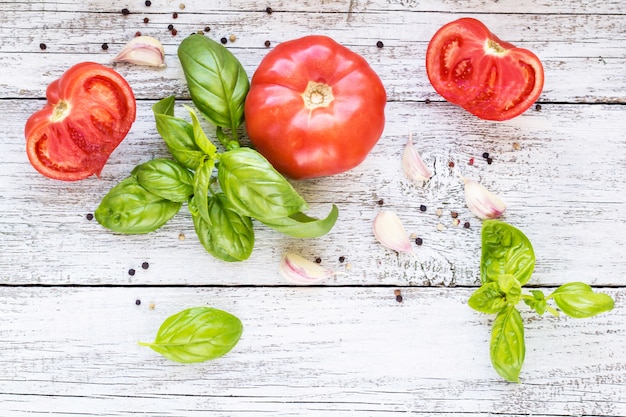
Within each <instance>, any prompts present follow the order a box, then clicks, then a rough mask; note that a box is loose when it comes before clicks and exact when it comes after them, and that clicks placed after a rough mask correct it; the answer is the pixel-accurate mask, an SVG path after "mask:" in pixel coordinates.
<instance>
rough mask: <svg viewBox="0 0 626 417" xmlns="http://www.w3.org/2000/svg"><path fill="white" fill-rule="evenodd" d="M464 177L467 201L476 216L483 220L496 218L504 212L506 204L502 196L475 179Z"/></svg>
mask: <svg viewBox="0 0 626 417" xmlns="http://www.w3.org/2000/svg"><path fill="white" fill-rule="evenodd" d="M462 179H463V183H464V185H465V202H466V203H467V207H468V208H469V209H470V211H471V212H472V213H474V215H475V216H476V217H478V218H480V219H483V220H485V219H495V218H497V217H500V216H501V215H502V213H504V210H506V205H505V204H504V202H503V201H502V200H501V199H500V197H498V196H497V195H495V194H494V193H492V192H491V191H489V190H487V189H486V188H485V187H484V186H483V185H481V184H479V183H478V182H476V181H474V180H471V179H468V178H462Z"/></svg>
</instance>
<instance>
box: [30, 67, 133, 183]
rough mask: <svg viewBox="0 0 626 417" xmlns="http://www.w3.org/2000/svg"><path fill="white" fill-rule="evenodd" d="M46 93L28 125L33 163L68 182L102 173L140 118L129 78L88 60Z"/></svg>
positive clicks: (72, 69)
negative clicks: (45, 99)
mask: <svg viewBox="0 0 626 417" xmlns="http://www.w3.org/2000/svg"><path fill="white" fill-rule="evenodd" d="M46 98H47V103H46V104H45V105H44V106H43V108H42V109H41V110H39V111H37V112H35V113H33V115H32V116H31V117H30V118H29V119H28V121H27V122H26V125H25V127H24V135H25V137H26V152H27V155H28V159H29V161H30V163H31V164H32V165H33V167H34V168H35V169H36V170H37V171H39V172H40V173H41V174H43V175H45V176H46V177H49V178H52V179H57V180H62V181H77V180H81V179H84V178H87V177H89V176H91V175H93V174H96V175H100V172H101V171H102V168H103V167H104V165H105V164H106V162H107V160H108V159H109V156H110V154H111V153H112V152H113V151H114V150H115V148H117V146H118V145H119V144H120V143H121V142H122V140H123V139H124V138H125V137H126V135H127V134H128V131H129V130H130V127H131V126H132V124H133V122H134V121H135V116H136V102H135V96H134V94H133V91H132V89H131V87H130V86H129V85H128V82H126V80H125V79H124V78H123V77H122V76H121V75H120V74H118V73H117V72H115V71H114V70H112V69H110V68H108V67H105V66H103V65H101V64H97V63H94V62H83V63H79V64H76V65H74V66H73V67H71V68H70V69H68V70H67V71H66V72H65V73H64V74H63V75H62V76H61V78H59V79H58V80H55V81H53V82H52V83H50V85H49V86H48V88H47V89H46Z"/></svg>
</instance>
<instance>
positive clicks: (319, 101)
mask: <svg viewBox="0 0 626 417" xmlns="http://www.w3.org/2000/svg"><path fill="white" fill-rule="evenodd" d="M302 99H303V100H304V106H305V107H306V108H307V109H308V110H311V111H312V110H314V109H317V108H319V107H328V106H329V105H330V103H332V102H333V100H334V99H335V96H333V89H332V87H331V86H329V85H328V84H324V83H318V82H315V81H309V83H308V84H307V86H306V89H305V90H304V93H302Z"/></svg>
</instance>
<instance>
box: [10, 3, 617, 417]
mask: <svg viewBox="0 0 626 417" xmlns="http://www.w3.org/2000/svg"><path fill="white" fill-rule="evenodd" d="M181 3H184V8H181V7H180V4H181ZM267 7H271V8H272V12H271V13H268V12H267V11H266V8H267ZM123 8H129V11H130V14H129V15H127V16H125V15H123V14H122V13H121V10H122V9H123ZM174 12H177V13H178V16H177V17H176V18H174V17H173V13H174ZM462 16H473V17H478V18H480V19H481V20H482V21H484V22H485V23H486V24H487V25H488V26H489V27H490V29H491V30H492V31H493V32H494V33H496V34H498V35H499V36H500V37H502V38H503V39H506V40H508V41H510V42H512V43H514V44H516V45H518V46H521V47H526V48H529V49H531V50H533V51H534V52H536V53H537V55H538V56H539V57H540V58H541V60H542V62H543V63H544V66H545V71H546V83H545V88H544V91H543V93H542V95H541V97H540V99H539V103H540V105H541V106H540V108H531V109H530V110H529V111H527V112H526V113H525V114H523V115H521V116H520V117H518V118H516V119H514V120H511V121H508V122H504V123H493V122H487V121H482V120H478V119H476V118H475V117H474V116H471V115H469V114H467V113H465V112H464V111H463V110H461V109H460V108H458V107H456V106H453V105H451V104H449V103H446V102H445V101H444V100H442V99H441V97H439V96H438V95H437V94H436V93H435V91H434V89H433V88H432V87H431V85H430V83H429V81H428V78H427V76H426V73H425V70H424V58H425V51H426V47H427V44H428V41H429V39H430V37H431V36H432V35H433V34H434V32H435V31H436V30H437V29H438V28H439V27H440V26H441V25H443V24H444V23H446V22H448V21H451V20H454V19H456V18H459V17H462ZM625 16H626V5H625V3H624V2H623V1H621V0H610V1H599V0H586V1H583V2H573V1H572V2H569V1H565V2H563V1H557V0H521V1H516V2H512V1H502V0H500V1H498V0H469V1H463V2H459V1H454V0H439V1H419V0H342V1H329V0H321V1H314V0H277V1H270V2H258V1H254V0H241V1H235V0H220V1H201V0H193V1H185V0H182V1H179V0H163V1H160V0H153V1H152V4H151V6H150V7H147V6H145V2H144V1H143V0H141V1H140V0H133V1H130V2H126V1H124V2H120V1H112V2H111V1H109V2H105V1H102V0H87V1H81V2H75V1H68V0H46V1H10V0H2V1H0V119H1V120H2V122H3V124H2V126H3V134H2V136H0V237H1V238H2V240H1V241H0V242H1V243H0V312H1V313H2V322H1V323H0V416H2V417H4V416H7V417H22V416H31V415H38V414H48V415H54V416H62V417H69V416H99V417H104V416H124V417H126V416H131V415H148V416H150V415H153V416H176V417H179V416H180V417H182V416H184V417H195V416H198V417H200V416H207V415H210V416H224V417H226V416H242V417H243V416H263V415H272V416H320V417H321V416H329V415H331V416H341V417H343V416H358V417H361V416H364V417H369V416H390V417H391V416H397V415H399V414H400V415H411V416H438V417H453V416H454V417H458V416H510V417H513V416H520V415H532V416H536V417H554V416H593V417H600V416H602V417H608V416H611V417H626V402H625V401H626V389H625V388H624V387H625V386H626V377H625V375H626V373H625V370H626V359H625V358H626V331H625V329H626V314H625V312H624V307H623V304H624V300H626V293H625V288H624V280H625V277H626V263H624V261H623V259H624V256H623V254H624V252H625V251H626V240H625V239H624V236H626V222H625V221H624V220H623V213H624V212H626V195H625V194H624V192H623V190H624V189H626V170H625V168H626V139H625V137H624V132H625V131H626V107H625V106H624V105H625V104H626V72H624V71H623V68H624V67H626V55H625V54H624V46H625V45H626V39H625V34H626V19H625ZM146 17H147V18H148V19H149V22H148V23H144V18H146ZM169 24H173V25H174V26H175V27H176V29H177V30H178V34H177V35H176V36H172V33H171V32H170V31H168V29H167V26H168V25H169ZM207 27H210V29H211V30H210V31H208V32H206V33H205V34H206V36H210V37H211V38H213V39H216V40H219V39H220V38H222V37H227V38H228V37H230V35H235V36H236V40H235V41H234V42H230V41H229V42H228V43H227V44H226V46H227V47H228V48H229V49H230V50H231V51H232V52H233V53H234V54H235V55H236V56H237V57H238V58H239V60H240V61H241V62H242V64H243V65H244V68H245V69H246V71H247V72H248V75H249V76H251V75H252V73H253V72H254V69H255V68H256V66H257V65H258V64H259V62H260V61H261V60H262V59H263V57H264V56H265V54H266V53H267V52H268V51H269V48H266V47H265V46H264V43H265V41H266V40H269V41H270V44H271V45H270V48H272V47H273V46H275V45H276V44H278V43H280V42H282V41H285V40H288V39H293V38H297V37H299V36H304V35H308V34H313V33H316V34H326V35H329V36H331V37H333V38H335V39H336V40H337V41H339V42H341V43H343V44H345V45H346V46H348V47H350V48H351V49H353V50H354V51H356V52H358V53H359V54H361V55H363V56H364V57H365V58H366V59H367V60H368V62H370V64H371V65H372V67H373V68H374V69H375V70H376V71H377V72H378V74H379V75H380V76H381V79H382V80H383V83H384V84H385V87H386V88H387V91H388V99H389V101H388V105H387V109H386V115H387V123H386V126H385V131H384V134H383V136H382V138H381V140H380V141H379V143H378V145H377V146H376V147H375V148H374V150H373V151H372V153H371V154H370V155H369V157H368V158H367V159H366V161H365V162H364V163H363V164H362V165H361V166H359V167H357V168H355V169H354V170H352V171H350V172H348V173H345V174H341V175H338V176H335V177H332V178H321V179H316V180H308V181H301V182H294V183H293V184H294V186H295V187H296V188H297V189H298V191H299V192H300V193H301V194H302V195H304V196H305V198H306V199H307V200H308V201H309V202H310V204H311V212H312V213H313V214H317V215H323V214H325V213H326V212H327V211H328V210H329V209H330V206H331V204H332V203H336V204H337V205H338V206H339V209H340V218H339V222H338V223H337V225H336V226H335V228H334V229H333V230H332V231H331V233H329V234H328V235H327V236H325V237H322V238H320V239H315V240H299V239H292V238H286V237H284V236H282V235H279V234H278V233H276V232H273V231H271V230H268V229H267V228H265V227H263V226H261V225H259V224H256V225H255V231H256V241H257V242H256V245H255V249H254V252H253V255H252V257H251V258H250V259H249V260H248V261H245V262H242V263H237V264H227V263H224V262H220V261H217V260H215V259H213V258H212V257H211V256H210V255H209V254H207V253H206V252H205V251H204V249H203V248H202V247H201V245H200V243H199V242H198V240H197V238H196V236H195V232H194V230H193V225H192V222H191V218H190V215H189V214H188V212H187V209H186V207H183V210H182V211H181V212H180V213H179V214H178V215H177V216H176V217H175V218H174V219H173V220H172V221H170V222H169V223H168V224H167V225H165V226H164V227H163V228H162V229H160V230H158V231H156V232H154V233H151V234H148V235H142V236H124V235H120V234H114V233H111V232H108V231H106V230H105V229H104V228H102V227H101V226H100V225H99V224H98V223H97V222H96V221H95V220H88V219H87V215H88V214H90V213H93V212H94V210H95V209H96V207H97V205H98V204H99V202H100V200H101V199H102V197H103V196H104V194H105V193H106V192H107V191H108V190H109V189H110V188H111V187H112V186H114V185H115V184H116V183H117V182H119V181H120V180H121V179H123V178H124V177H126V176H127V175H129V173H130V171H131V170H132V168H133V167H134V166H135V165H137V164H139V163H141V162H145V161H147V160H149V159H152V158H155V157H161V156H167V155H168V153H167V150H166V147H165V146H164V144H163V142H162V139H161V138H160V137H159V136H158V133H157V132H156V128H155V125H154V118H153V115H152V111H151V106H152V105H153V104H154V103H155V102H156V101H157V100H159V99H160V98H162V97H165V96H168V95H175V96H176V97H177V100H178V101H177V107H176V112H177V114H178V115H180V116H184V117H186V115H185V113H184V109H183V108H182V104H190V101H189V94H188V91H187V89H186V86H185V84H184V77H183V74H182V70H181V68H180V65H179V63H178V60H177V57H176V51H177V47H178V45H179V43H180V41H181V40H182V39H183V38H184V36H186V35H187V34H189V33H193V32H197V31H204V30H205V28H207ZM138 31H140V32H141V33H142V34H146V35H152V36H155V37H157V38H159V39H160V40H161V41H162V42H163V44H164V46H165V51H166V62H167V68H165V69H163V70H150V69H146V68H141V67H133V66H130V65H116V66H114V68H115V69H116V70H117V71H119V72H120V73H121V74H122V75H123V76H124V77H125V78H126V79H127V80H128V81H129V83H130V84H131V86H132V87H133V90H134V91H135V94H136V96H137V98H138V103H137V105H138V108H137V121H136V122H135V124H134V125H133V128H132V129H131V131H130V133H129V135H128V137H127V139H126V140H125V141H124V142H123V143H122V144H121V145H120V146H119V148H118V149H117V150H116V151H115V152H114V153H113V155H112V156H111V158H110V160H109V163H108V164H107V165H106V167H105V169H104V170H103V172H102V176H101V178H90V179H87V180H84V181H80V182H76V183H63V182H58V181H52V180H49V179H46V178H44V177H42V176H41V175H39V174H38V173H37V172H36V171H34V169H33V168H32V167H31V166H30V164H29V162H28V160H27V157H26V154H25V142H24V136H23V129H24V124H25V122H26V119H27V118H28V116H29V115H30V114H32V113H33V112H34V111H36V110H37V109H39V108H40V107H41V106H42V105H43V103H44V97H45V89H46V86H47V85H48V84H49V83H50V82H51V81H52V80H54V79H56V78H58V77H59V76H60V75H61V74H62V73H63V72H64V71H65V70H66V69H67V68H68V67H69V66H70V65H72V64H74V63H78V62H81V61H87V60H89V61H95V62H100V63H103V64H106V65H111V61H112V59H113V57H114V56H115V54H116V53H117V52H118V51H119V50H120V49H121V48H122V46H123V45H124V44H125V43H126V42H127V41H128V40H130V39H131V38H132V37H133V36H135V34H136V32H138ZM378 41H382V42H383V44H384V47H382V48H378V47H377V46H376V43H377V42H378ZM40 43H45V44H46V49H45V50H41V49H40ZM104 43H106V44H107V46H108V49H106V50H104V49H103V48H102V45H103V44H104ZM205 127H207V128H208V126H207V125H205ZM208 130H209V132H210V129H208ZM409 131H411V132H413V136H414V142H415V145H416V147H417V149H418V150H419V152H420V153H421V155H422V157H423V159H424V160H425V162H426V164H427V165H428V166H429V167H430V168H431V169H432V171H433V173H434V176H433V178H432V179H431V180H430V182H429V183H428V184H427V185H426V186H425V187H419V186H416V185H414V184H412V183H411V182H410V181H409V180H407V179H406V178H405V177H404V175H403V174H402V171H401V166H400V158H401V155H402V152H403V150H404V146H405V144H406V141H407V138H408V133H409ZM210 136H212V133H210ZM244 140H245V139H244ZM484 152H488V153H489V154H490V156H491V157H492V158H493V163H492V164H488V163H487V162H486V160H485V159H484V158H483V157H482V154H483V153H484ZM470 158H474V160H475V163H474V164H473V165H469V164H468V161H469V160H470ZM450 162H454V165H455V166H454V168H450V167H449V163H450ZM459 174H461V175H464V176H467V177H471V178H473V179H476V180H478V181H480V182H481V183H482V184H484V185H485V186H487V187H488V188H489V189H490V190H492V191H494V192H496V193H497V194H498V195H500V196H501V197H502V199H503V200H504V201H505V202H506V203H507V206H508V208H507V211H506V213H505V216H504V219H505V220H506V221H508V222H510V223H511V224H513V225H515V226H517V227H519V228H520V229H522V230H523V231H524V232H525V233H526V234H527V235H528V236H529V238H530V239H531V241H532V243H533V245H534V248H535V252H536V255H537V265H536V269H535V273H534V275H533V278H532V280H531V282H530V285H531V286H533V287H534V288H537V289H541V290H543V291H544V292H546V293H547V292H549V291H551V290H553V289H554V287H556V286H558V285H560V284H562V283H564V282H568V281H585V282H588V283H590V284H592V285H594V287H596V289H597V290H598V291H602V292H606V293H608V294H610V295H612V296H613V297H614V298H615V300H616V307H615V309H614V310H613V311H611V312H609V313H607V314H603V315H601V316H598V317H596V318H593V319H586V320H574V319H568V318H564V317H562V318H553V317H538V316H535V315H533V314H531V313H530V312H529V311H528V310H527V309H525V308H523V309H522V310H523V311H522V316H523V319H524V322H525V328H526V346H527V353H526V362H525V365H524V368H523V370H522V376H521V380H522V382H521V383H520V384H509V383H506V382H504V381H502V379H501V378H499V377H498V376H497V375H496V373H495V371H494V370H493V369H492V366H491V364H490V362H489V351H488V343H489V336H490V325H491V324H492V322H493V317H490V316H487V315H482V314H479V313H476V312H474V311H473V310H471V309H470V308H469V307H468V306H467V299H468V297H469V296H470V294H471V293H472V291H473V290H474V289H475V288H476V286H477V285H478V284H479V277H478V273H479V258H480V221H479V220H478V219H477V218H475V217H473V216H472V215H471V213H470V212H469V210H468V209H467V207H466V205H465V201H464V198H463V189H462V183H461V181H460V180H459V177H458V176H459ZM420 205H425V206H426V207H427V210H426V211H425V212H422V211H420ZM438 208H440V209H441V210H442V215H441V216H438V215H437V214H436V210H437V209H438ZM381 209H390V210H394V211H395V212H397V213H398V215H399V216H400V218H401V219H402V221H403V222H404V224H405V226H406V228H407V231H408V232H409V233H410V234H412V236H414V237H421V238H422V239H423V242H424V243H423V245H421V246H417V245H416V246H415V256H408V255H398V254H396V253H394V252H392V251H389V250H386V249H384V248H382V247H381V246H380V245H379V244H378V243H377V242H376V241H375V239H374V235H373V232H372V220H373V218H374V216H375V215H376V213H378V211H380V210H381ZM452 211H455V212H457V213H458V214H459V218H460V219H461V225H462V223H463V222H464V221H468V222H470V227H469V228H467V229H466V228H463V227H462V226H454V225H453V224H452V217H451V212H452ZM439 224H441V225H442V226H443V230H438V225H439ZM182 237H184V239H183V238H182ZM287 250H291V251H295V252H298V253H300V254H302V255H303V256H305V257H307V258H308V259H312V260H313V259H316V258H318V257H319V258H320V259H321V264H322V266H325V267H327V268H329V269H332V270H334V271H336V272H339V274H337V275H336V276H335V277H333V278H330V279H328V280H326V281H324V282H322V283H321V284H320V285H319V286H316V287H311V288H300V287H294V286H290V285H288V284H287V283H286V282H285V281H284V279H283V278H282V277H281V276H280V275H279V274H278V263H279V259H280V256H281V255H282V254H283V253H284V252H285V251H287ZM340 257H345V259H344V260H343V261H340ZM143 262H148V264H149V267H148V268H147V269H144V268H142V266H141V265H142V263H143ZM130 269H134V270H135V274H134V275H130V274H129V270H130ZM394 290H400V291H401V293H402V296H403V301H402V302H401V303H399V302H397V301H396V299H395V295H394ZM136 300H140V301H141V303H140V305H136ZM198 305H211V306H214V307H216V308H221V309H223V310H226V311H229V312H231V313H233V314H235V315H237V316H238V317H240V318H241V320H242V322H243V323H244V328H245V330H244V335H243V337H242V339H241V341H240V343H239V344H238V345H237V346H236V347H235V349H234V350H233V351H232V352H231V353H229V354H228V355H226V356H225V357H224V358H221V359H219V360H216V361H213V362H209V363H204V364H198V365H192V366H184V365H179V364H174V363H171V362H168V361H166V360H165V359H164V358H162V357H160V356H159V355H157V354H156V353H154V352H152V351H151V350H150V349H148V348H144V347H140V346H138V345H137V341H138V340H150V339H151V338H153V337H154V335H155V333H156V331H157V329H158V327H159V325H160V323H161V322H162V321H163V320H164V319H165V318H166V317H168V316H169V315H171V314H174V313H176V312H178V311H180V310H182V309H184V308H187V307H192V306H198Z"/></svg>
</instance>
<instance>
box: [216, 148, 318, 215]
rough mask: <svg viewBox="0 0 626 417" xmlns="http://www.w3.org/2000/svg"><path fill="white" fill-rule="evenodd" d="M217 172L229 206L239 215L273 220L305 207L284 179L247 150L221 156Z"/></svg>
mask: <svg viewBox="0 0 626 417" xmlns="http://www.w3.org/2000/svg"><path fill="white" fill-rule="evenodd" d="M217 172H218V174H217V177H218V180H219V183H220V187H221V188H222V191H223V192H224V194H225V195H226V198H227V199H228V203H229V205H230V206H231V207H232V208H233V209H234V210H235V211H237V212H238V213H240V214H241V215H244V216H249V217H252V218H255V219H263V220H273V219H280V218H283V217H288V216H291V215H293V214H295V213H297V212H301V211H305V210H306V209H307V208H308V207H307V204H306V201H304V199H303V198H302V197H301V196H300V195H299V194H298V193H297V192H296V190H295V189H294V188H293V187H292V186H291V184H290V183H289V182H288V181H287V180H286V179H285V177H283V176H282V175H281V174H279V173H278V171H276V170H275V169H274V168H273V167H272V165H271V164H270V163H269V162H268V161H267V159H265V158H264V157H263V156H262V155H261V154H260V153H258V152H256V151H254V150H252V149H250V148H237V149H233V150H231V151H227V152H224V153H223V154H221V156H220V161H219V165H218V171H217Z"/></svg>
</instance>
